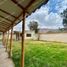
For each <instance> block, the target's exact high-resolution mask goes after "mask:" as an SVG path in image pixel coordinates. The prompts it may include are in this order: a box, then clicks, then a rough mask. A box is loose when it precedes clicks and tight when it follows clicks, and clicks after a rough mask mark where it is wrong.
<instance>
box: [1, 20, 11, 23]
mask: <svg viewBox="0 0 67 67" xmlns="http://www.w3.org/2000/svg"><path fill="white" fill-rule="evenodd" d="M1 22H2V23H3V22H5V23H8V24H11V23H9V22H6V21H4V20H3V21H0V23H1Z"/></svg>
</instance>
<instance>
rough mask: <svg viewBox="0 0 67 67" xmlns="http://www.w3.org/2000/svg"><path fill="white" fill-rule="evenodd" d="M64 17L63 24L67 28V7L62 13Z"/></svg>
mask: <svg viewBox="0 0 67 67" xmlns="http://www.w3.org/2000/svg"><path fill="white" fill-rule="evenodd" d="M61 15H62V17H63V26H64V28H65V29H67V9H66V10H64V11H63V13H61Z"/></svg>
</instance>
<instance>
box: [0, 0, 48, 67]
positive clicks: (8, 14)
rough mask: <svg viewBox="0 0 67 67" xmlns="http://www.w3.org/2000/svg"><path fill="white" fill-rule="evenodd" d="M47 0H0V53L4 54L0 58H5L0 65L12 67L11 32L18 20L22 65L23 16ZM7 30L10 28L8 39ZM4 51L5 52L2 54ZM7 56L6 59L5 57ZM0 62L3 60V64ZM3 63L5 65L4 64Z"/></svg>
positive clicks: (22, 65)
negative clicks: (19, 24)
mask: <svg viewBox="0 0 67 67" xmlns="http://www.w3.org/2000/svg"><path fill="white" fill-rule="evenodd" d="M47 2H48V0H0V32H2V35H3V38H2V47H0V54H3V55H4V56H2V57H0V59H1V58H4V59H3V61H4V60H5V62H3V61H1V60H0V67H14V65H13V62H12V60H11V59H10V58H11V57H12V34H13V27H14V26H15V25H17V24H18V23H20V21H22V39H21V46H22V49H21V62H20V63H21V67H24V32H25V18H26V17H27V16H29V15H30V14H31V13H32V12H34V11H35V10H36V9H37V8H39V7H40V6H41V5H43V4H46V3H47ZM9 30H11V36H10V39H9ZM6 34H7V37H6ZM8 41H10V43H8ZM8 46H9V48H8ZM4 47H5V48H4ZM5 51H6V52H7V53H8V54H7V53H6V52H5ZM4 52H5V53H6V54H4ZM7 57H8V59H5V58H7ZM9 61H10V62H9ZM1 62H3V65H4V66H2V64H1ZM6 62H7V63H6ZM5 63H6V65H7V66H5ZM11 65H12V66H11Z"/></svg>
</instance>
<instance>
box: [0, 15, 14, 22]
mask: <svg viewBox="0 0 67 67" xmlns="http://www.w3.org/2000/svg"><path fill="white" fill-rule="evenodd" d="M0 17H1V18H4V19H5V20H8V21H10V22H13V21H12V20H10V19H8V18H5V17H3V16H1V15H0Z"/></svg>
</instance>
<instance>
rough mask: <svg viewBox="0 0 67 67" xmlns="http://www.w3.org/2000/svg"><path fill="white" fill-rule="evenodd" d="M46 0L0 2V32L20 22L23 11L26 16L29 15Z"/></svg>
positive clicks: (4, 0)
mask: <svg viewBox="0 0 67 67" xmlns="http://www.w3.org/2000/svg"><path fill="white" fill-rule="evenodd" d="M47 2H48V0H0V31H1V32H5V31H7V30H9V29H10V28H11V27H12V25H13V24H14V25H16V24H17V23H19V21H20V20H22V19H23V18H22V15H23V10H25V11H26V13H27V14H26V15H28V14H31V13H32V12H33V11H34V10H35V9H37V8H38V7H40V6H41V5H42V4H43V3H44V4H46V3H47Z"/></svg>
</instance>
